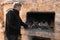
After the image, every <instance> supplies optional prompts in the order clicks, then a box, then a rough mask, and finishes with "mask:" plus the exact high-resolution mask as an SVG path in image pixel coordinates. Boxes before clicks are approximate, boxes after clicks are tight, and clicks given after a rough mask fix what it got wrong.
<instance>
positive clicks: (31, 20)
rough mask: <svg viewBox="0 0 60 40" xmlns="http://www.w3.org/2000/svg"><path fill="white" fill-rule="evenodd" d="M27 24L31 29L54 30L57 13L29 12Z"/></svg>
mask: <svg viewBox="0 0 60 40" xmlns="http://www.w3.org/2000/svg"><path fill="white" fill-rule="evenodd" d="M26 24H27V25H28V28H29V29H37V28H41V29H44V30H46V29H47V30H51V31H53V30H54V25H55V12H27V15H26Z"/></svg>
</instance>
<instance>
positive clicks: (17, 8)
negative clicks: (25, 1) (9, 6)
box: [13, 2, 22, 11]
mask: <svg viewBox="0 0 60 40" xmlns="http://www.w3.org/2000/svg"><path fill="white" fill-rule="evenodd" d="M21 6H22V5H21V4H20V3H19V2H14V3H13V7H14V9H16V10H18V11H19V10H21Z"/></svg>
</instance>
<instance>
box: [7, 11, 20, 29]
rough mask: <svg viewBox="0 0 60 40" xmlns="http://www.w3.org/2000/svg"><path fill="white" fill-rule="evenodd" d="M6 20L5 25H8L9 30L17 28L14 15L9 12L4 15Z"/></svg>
mask: <svg viewBox="0 0 60 40" xmlns="http://www.w3.org/2000/svg"><path fill="white" fill-rule="evenodd" d="M6 20H7V23H8V25H9V27H10V28H13V29H17V28H19V25H18V22H17V19H16V17H15V15H14V14H13V12H12V11H9V12H8V13H7V14H6Z"/></svg>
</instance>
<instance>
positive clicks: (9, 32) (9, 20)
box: [6, 2, 27, 40]
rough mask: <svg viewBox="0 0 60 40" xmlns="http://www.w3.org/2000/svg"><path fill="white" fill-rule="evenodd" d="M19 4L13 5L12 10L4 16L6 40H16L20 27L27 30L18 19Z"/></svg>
mask: <svg viewBox="0 0 60 40" xmlns="http://www.w3.org/2000/svg"><path fill="white" fill-rule="evenodd" d="M21 6H22V5H21V4H19V3H18V2H15V3H14V6H13V9H12V10H9V11H8V12H7V14H6V36H7V39H8V40H18V35H21V34H20V28H21V26H24V28H27V25H26V24H24V23H23V22H22V20H21V18H20V17H19V11H20V10H21Z"/></svg>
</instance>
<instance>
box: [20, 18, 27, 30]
mask: <svg viewBox="0 0 60 40" xmlns="http://www.w3.org/2000/svg"><path fill="white" fill-rule="evenodd" d="M20 23H21V25H22V26H24V28H25V29H26V28H28V25H27V24H25V23H24V22H23V21H22V20H21V18H20Z"/></svg>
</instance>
